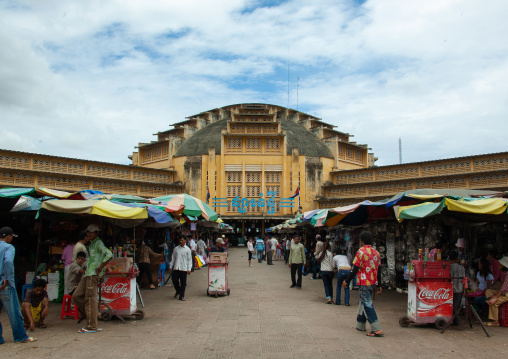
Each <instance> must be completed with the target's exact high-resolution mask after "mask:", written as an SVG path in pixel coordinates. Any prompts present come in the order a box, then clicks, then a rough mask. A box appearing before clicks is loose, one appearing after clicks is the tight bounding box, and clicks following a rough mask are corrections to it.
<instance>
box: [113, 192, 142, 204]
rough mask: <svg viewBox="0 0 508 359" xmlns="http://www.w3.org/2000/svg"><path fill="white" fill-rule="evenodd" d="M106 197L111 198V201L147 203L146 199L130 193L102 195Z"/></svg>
mask: <svg viewBox="0 0 508 359" xmlns="http://www.w3.org/2000/svg"><path fill="white" fill-rule="evenodd" d="M104 197H105V198H107V199H110V200H112V201H113V202H121V203H147V202H148V200H147V199H146V198H143V197H139V196H134V195H130V194H108V195H105V196H104Z"/></svg>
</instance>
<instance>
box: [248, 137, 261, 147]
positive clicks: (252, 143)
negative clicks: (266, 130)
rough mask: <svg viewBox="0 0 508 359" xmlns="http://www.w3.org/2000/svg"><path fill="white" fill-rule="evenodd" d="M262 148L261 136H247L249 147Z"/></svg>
mask: <svg viewBox="0 0 508 359" xmlns="http://www.w3.org/2000/svg"><path fill="white" fill-rule="evenodd" d="M259 148H261V138H247V149H259Z"/></svg>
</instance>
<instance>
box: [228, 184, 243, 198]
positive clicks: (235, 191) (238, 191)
mask: <svg viewBox="0 0 508 359" xmlns="http://www.w3.org/2000/svg"><path fill="white" fill-rule="evenodd" d="M227 193H228V197H236V196H238V197H241V196H242V186H228V187H227Z"/></svg>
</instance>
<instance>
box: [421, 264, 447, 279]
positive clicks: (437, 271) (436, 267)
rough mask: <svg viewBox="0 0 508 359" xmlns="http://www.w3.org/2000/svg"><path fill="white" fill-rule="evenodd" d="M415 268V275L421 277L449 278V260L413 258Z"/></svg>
mask: <svg viewBox="0 0 508 359" xmlns="http://www.w3.org/2000/svg"><path fill="white" fill-rule="evenodd" d="M412 262H413V266H414V268H415V275H414V276H415V277H416V278H418V279H420V280H422V279H426V278H429V279H433V280H436V279H440V278H442V279H445V278H446V279H449V278H450V262H445V261H434V262H431V261H418V260H413V261H412Z"/></svg>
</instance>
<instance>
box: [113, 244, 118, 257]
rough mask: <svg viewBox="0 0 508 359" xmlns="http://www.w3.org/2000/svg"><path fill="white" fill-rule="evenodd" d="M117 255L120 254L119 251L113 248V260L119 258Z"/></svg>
mask: <svg viewBox="0 0 508 359" xmlns="http://www.w3.org/2000/svg"><path fill="white" fill-rule="evenodd" d="M117 254H118V249H117V248H116V246H115V247H114V248H113V258H116V257H117Z"/></svg>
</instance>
